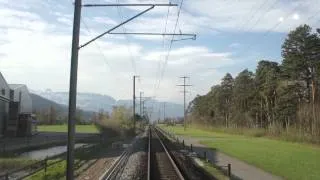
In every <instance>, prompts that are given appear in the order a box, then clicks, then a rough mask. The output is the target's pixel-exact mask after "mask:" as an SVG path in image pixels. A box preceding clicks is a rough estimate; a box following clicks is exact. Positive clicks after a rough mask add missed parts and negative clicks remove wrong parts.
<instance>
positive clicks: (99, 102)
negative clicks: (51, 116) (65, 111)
mask: <svg viewBox="0 0 320 180" xmlns="http://www.w3.org/2000/svg"><path fill="white" fill-rule="evenodd" d="M33 93H35V94H38V95H40V96H42V97H45V98H47V99H49V100H52V101H54V102H58V103H60V104H64V105H67V104H68V102H69V93H68V92H53V91H51V90H50V89H47V90H45V91H33ZM114 105H116V100H115V99H113V98H112V97H111V96H107V95H101V94H94V93H78V94H77V107H78V108H80V109H83V110H88V111H95V112H98V111H99V110H100V109H103V110H105V111H109V112H110V111H111V110H112V106H114Z"/></svg>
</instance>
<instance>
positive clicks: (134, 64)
mask: <svg viewBox="0 0 320 180" xmlns="http://www.w3.org/2000/svg"><path fill="white" fill-rule="evenodd" d="M117 3H118V4H120V0H117ZM117 11H118V15H119V17H120V19H121V21H123V19H124V18H123V15H122V10H121V9H120V7H119V6H117ZM122 31H123V32H124V33H126V28H125V27H124V25H123V26H122ZM124 36H125V39H126V41H127V44H126V45H127V49H128V52H129V55H130V59H131V65H132V69H133V73H134V74H137V69H136V62H135V58H134V56H133V54H132V51H131V48H130V40H129V38H128V36H127V35H126V34H125V35H124ZM139 82H140V80H139Z"/></svg>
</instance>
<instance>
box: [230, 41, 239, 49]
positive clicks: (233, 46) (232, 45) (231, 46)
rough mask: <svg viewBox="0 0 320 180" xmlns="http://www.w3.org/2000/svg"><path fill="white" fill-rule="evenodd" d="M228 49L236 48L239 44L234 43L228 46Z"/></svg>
mask: <svg viewBox="0 0 320 180" xmlns="http://www.w3.org/2000/svg"><path fill="white" fill-rule="evenodd" d="M229 47H230V48H238V47H240V43H237V42H234V43H231V44H230V45H229Z"/></svg>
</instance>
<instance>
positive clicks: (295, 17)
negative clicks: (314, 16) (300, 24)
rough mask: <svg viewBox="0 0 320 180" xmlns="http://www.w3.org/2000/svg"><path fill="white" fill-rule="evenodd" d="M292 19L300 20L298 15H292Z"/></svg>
mask: <svg viewBox="0 0 320 180" xmlns="http://www.w3.org/2000/svg"><path fill="white" fill-rule="evenodd" d="M292 19H294V20H298V19H300V16H299V14H297V13H295V14H293V16H292Z"/></svg>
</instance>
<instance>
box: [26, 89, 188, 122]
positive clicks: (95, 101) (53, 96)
mask: <svg viewBox="0 0 320 180" xmlns="http://www.w3.org/2000/svg"><path fill="white" fill-rule="evenodd" d="M31 92H33V93H35V94H38V95H40V96H42V97H44V98H46V99H48V100H51V101H53V102H55V103H59V105H64V106H66V105H67V104H68V99H69V93H67V92H54V91H51V90H50V89H48V90H45V91H31ZM132 104H133V103H132V100H118V101H117V100H115V99H114V98H112V97H111V96H108V95H101V94H95V93H78V94H77V107H79V108H81V109H83V110H87V111H94V112H98V111H99V110H101V109H103V110H104V111H108V112H111V111H112V107H113V106H126V107H128V108H132ZM163 104H164V103H163V102H159V101H156V100H154V99H151V100H149V101H146V103H145V107H146V109H147V110H148V112H149V113H150V112H151V111H153V113H152V119H158V118H159V115H160V117H161V119H162V118H163V115H164V113H163V109H164V108H163V107H164V106H163ZM165 104H166V105H165V107H166V108H165V109H166V110H165V111H166V112H165V116H166V117H181V116H183V105H181V104H176V103H171V102H166V103H165ZM159 110H160V114H159ZM136 112H137V113H139V112H140V105H139V101H138V100H137V101H136Z"/></svg>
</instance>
